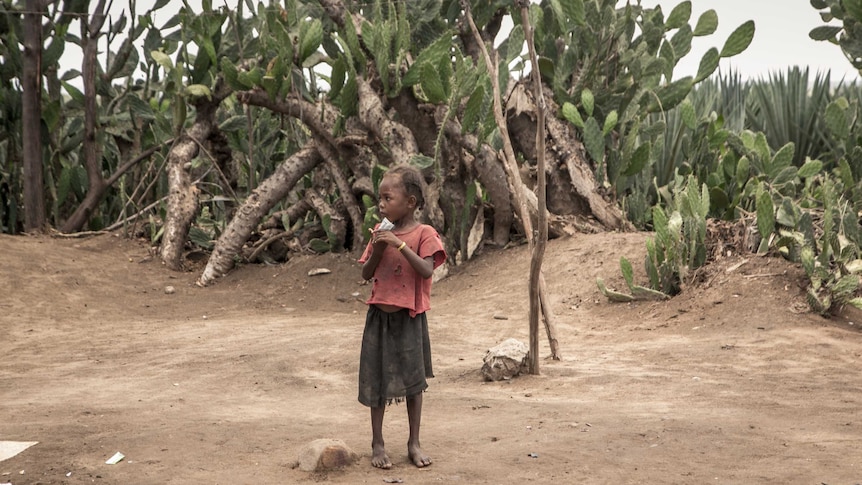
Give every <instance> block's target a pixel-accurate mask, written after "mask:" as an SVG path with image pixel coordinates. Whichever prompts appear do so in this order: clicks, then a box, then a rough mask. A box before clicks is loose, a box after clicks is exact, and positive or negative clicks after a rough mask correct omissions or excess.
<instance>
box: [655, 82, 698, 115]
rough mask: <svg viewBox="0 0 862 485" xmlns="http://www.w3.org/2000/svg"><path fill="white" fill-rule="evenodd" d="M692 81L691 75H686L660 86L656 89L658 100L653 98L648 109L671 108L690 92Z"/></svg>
mask: <svg viewBox="0 0 862 485" xmlns="http://www.w3.org/2000/svg"><path fill="white" fill-rule="evenodd" d="M693 81H694V80H693V78H692V77H691V76H686V77H684V78H681V79H678V80H676V81H674V82H672V83H670V84H666V85H664V86H662V87H660V88H659V89H658V90H657V91H656V96H657V97H658V101H656V100H653V102H652V104H651V105H650V107H649V110H648V111H649V112H651V113H657V112H660V111H668V110H670V109H673V108H674V107H676V105H678V104H679V103H681V102H682V100H683V99H685V97H686V96H688V93H690V92H691V88H692V86H693V85H694V82H693Z"/></svg>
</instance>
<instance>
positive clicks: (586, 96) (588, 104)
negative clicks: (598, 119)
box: [581, 89, 596, 116]
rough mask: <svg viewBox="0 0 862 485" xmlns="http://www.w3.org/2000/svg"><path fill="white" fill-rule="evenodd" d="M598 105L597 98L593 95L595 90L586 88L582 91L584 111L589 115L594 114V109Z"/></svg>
mask: <svg viewBox="0 0 862 485" xmlns="http://www.w3.org/2000/svg"><path fill="white" fill-rule="evenodd" d="M595 105H596V98H595V97H594V96H593V92H592V91H590V90H589V89H584V90H583V91H581V106H583V107H584V112H585V113H586V114H587V116H593V109H594V108H595Z"/></svg>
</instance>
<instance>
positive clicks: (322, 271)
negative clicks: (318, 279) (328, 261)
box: [308, 268, 332, 276]
mask: <svg viewBox="0 0 862 485" xmlns="http://www.w3.org/2000/svg"><path fill="white" fill-rule="evenodd" d="M329 273H332V270H330V269H328V268H314V269H310V270H308V276H318V275H322V274H329Z"/></svg>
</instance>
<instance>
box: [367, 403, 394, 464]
mask: <svg viewBox="0 0 862 485" xmlns="http://www.w3.org/2000/svg"><path fill="white" fill-rule="evenodd" d="M385 413H386V408H385V407H383V406H380V407H379V408H374V407H373V408H371V465H372V466H375V467H377V468H392V461H390V460H389V456H388V455H387V454H386V448H385V447H384V445H383V415H384V414H385Z"/></svg>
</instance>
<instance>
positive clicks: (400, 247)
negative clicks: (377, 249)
mask: <svg viewBox="0 0 862 485" xmlns="http://www.w3.org/2000/svg"><path fill="white" fill-rule="evenodd" d="M406 245H407V243H406V242H404V241H401V245H400V246H398V252H399V253H400V252H401V250H402V249H404V246H406Z"/></svg>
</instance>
